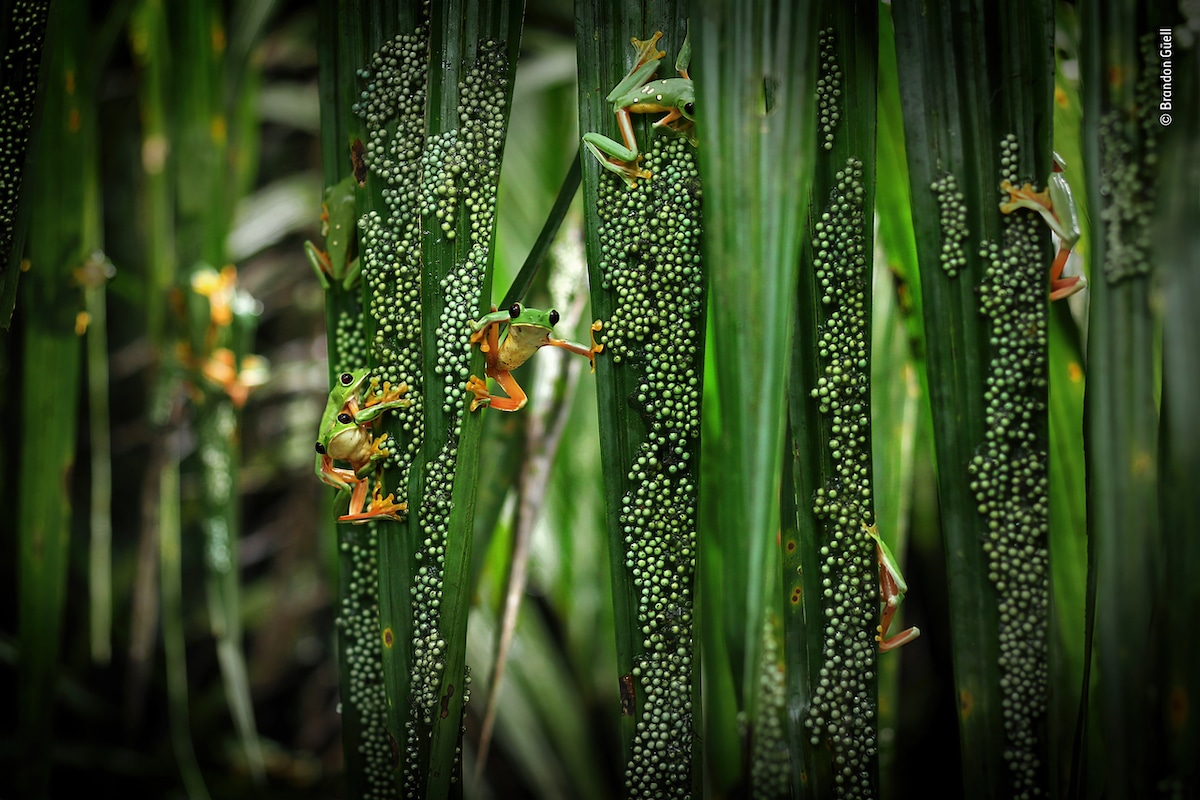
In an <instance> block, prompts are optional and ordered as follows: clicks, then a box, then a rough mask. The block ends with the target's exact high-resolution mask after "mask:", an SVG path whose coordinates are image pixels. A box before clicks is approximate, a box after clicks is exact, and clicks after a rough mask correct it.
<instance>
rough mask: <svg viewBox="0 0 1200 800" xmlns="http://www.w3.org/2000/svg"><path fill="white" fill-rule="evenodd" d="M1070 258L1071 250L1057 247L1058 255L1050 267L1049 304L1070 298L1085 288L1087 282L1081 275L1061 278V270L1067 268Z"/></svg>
mask: <svg viewBox="0 0 1200 800" xmlns="http://www.w3.org/2000/svg"><path fill="white" fill-rule="evenodd" d="M1070 257H1071V249H1070V248H1069V247H1061V246H1060V247H1059V249H1058V255H1057V256H1055V258H1054V263H1053V264H1052V265H1051V266H1050V302H1054V301H1055V300H1062V299H1063V298H1066V297H1070V296H1071V295H1073V294H1075V293H1076V292H1078V291H1082V290H1083V289H1085V288H1087V281H1086V280H1085V279H1084V277H1083V276H1082V275H1072V276H1070V277H1067V278H1064V277H1062V274H1063V270H1064V269H1066V267H1067V260H1068V259H1069V258H1070Z"/></svg>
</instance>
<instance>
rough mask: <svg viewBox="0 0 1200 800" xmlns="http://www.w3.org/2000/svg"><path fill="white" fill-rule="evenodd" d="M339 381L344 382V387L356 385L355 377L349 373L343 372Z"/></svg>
mask: <svg viewBox="0 0 1200 800" xmlns="http://www.w3.org/2000/svg"><path fill="white" fill-rule="evenodd" d="M338 380H339V381H341V382H342V386H349V385H350V384H352V383H354V376H353V375H351V374H350V373H349V372H343V373H342V374H341V375H340V376H338Z"/></svg>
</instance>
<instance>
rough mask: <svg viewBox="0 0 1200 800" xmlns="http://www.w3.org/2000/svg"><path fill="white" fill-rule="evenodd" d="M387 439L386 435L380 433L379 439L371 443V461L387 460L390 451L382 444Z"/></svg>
mask: <svg viewBox="0 0 1200 800" xmlns="http://www.w3.org/2000/svg"><path fill="white" fill-rule="evenodd" d="M387 438H388V435H387V434H386V433H381V434H379V438H377V439H376V440H375V441H373V442H371V454H370V459H371V461H378V460H379V459H381V458H387V457H388V456H390V455H391V454H392V451H391V450H388V449H387V448H386V447H384V446H383V443H384V442H385V441H386V440H387Z"/></svg>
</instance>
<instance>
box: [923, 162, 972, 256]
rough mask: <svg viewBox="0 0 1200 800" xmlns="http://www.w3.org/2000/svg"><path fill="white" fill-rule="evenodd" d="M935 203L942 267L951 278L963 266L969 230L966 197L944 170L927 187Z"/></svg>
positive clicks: (956, 181) (952, 176)
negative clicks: (931, 191) (934, 198)
mask: <svg viewBox="0 0 1200 800" xmlns="http://www.w3.org/2000/svg"><path fill="white" fill-rule="evenodd" d="M929 188H930V189H932V190H933V194H934V196H935V197H936V198H937V204H938V222H939V223H940V225H941V228H942V255H941V257H940V259H939V261H940V262H941V265H942V269H944V270H946V274H947V275H949V276H950V277H951V278H953V277H954V276H956V275H958V271H959V270H960V269H966V268H967V250H966V248H965V247H964V244H965V243H966V241H967V237H968V236H969V235H970V231H969V230H967V199H966V198H965V197H963V193H962V191H960V190H959V188H958V179H957V178H955V177H954V175H952V174H950V173H947V174H945V175H943V176H942V177H940V178H938V179H937V180H936V181H934V182H933V183H932V184H931V185H930V187H929Z"/></svg>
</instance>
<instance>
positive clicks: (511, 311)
mask: <svg viewBox="0 0 1200 800" xmlns="http://www.w3.org/2000/svg"><path fill="white" fill-rule="evenodd" d="M508 316H510V317H512V318H513V319H516V318H517V317H519V316H521V304H520V303H513V304H512V305H511V306H509V307H508Z"/></svg>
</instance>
